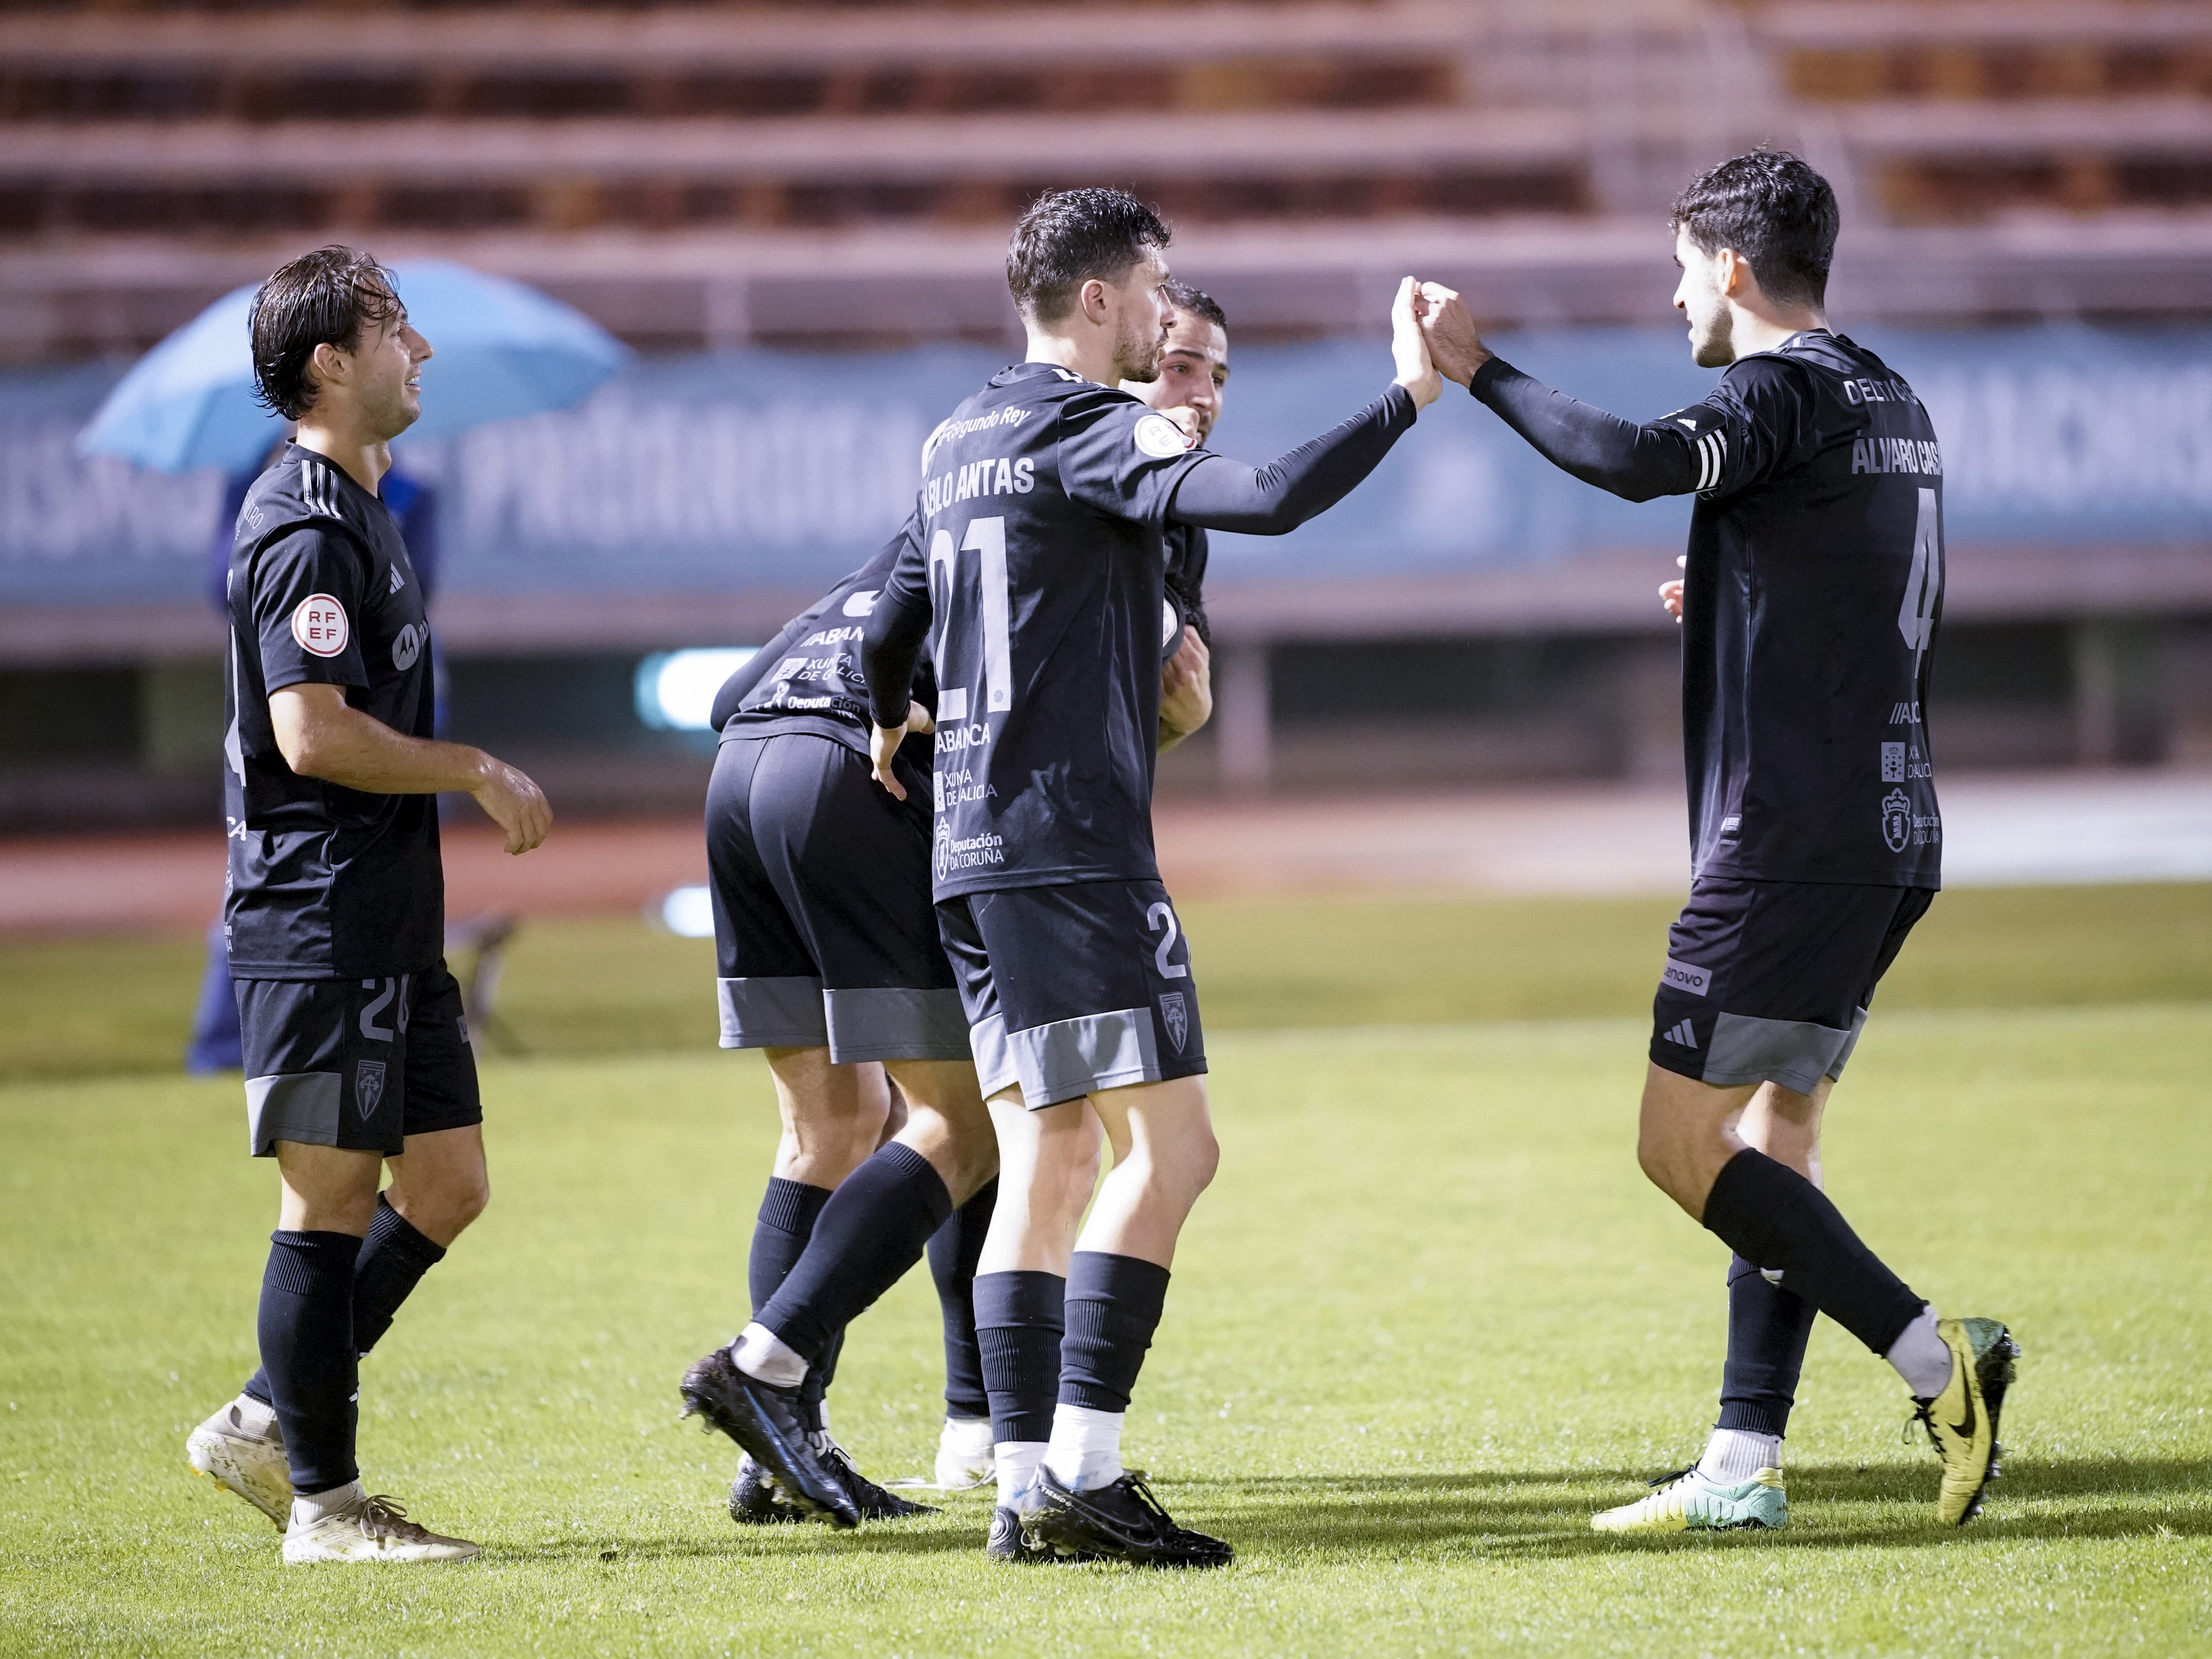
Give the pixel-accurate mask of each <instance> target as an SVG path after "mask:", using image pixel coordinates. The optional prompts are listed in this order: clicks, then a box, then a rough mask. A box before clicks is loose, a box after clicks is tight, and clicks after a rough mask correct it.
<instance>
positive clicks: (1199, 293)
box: [1161, 276, 1229, 334]
mask: <svg viewBox="0 0 2212 1659" xmlns="http://www.w3.org/2000/svg"><path fill="white" fill-rule="evenodd" d="M1161 291H1162V292H1163V293H1164V294H1165V295H1167V296H1168V303H1169V304H1170V305H1171V306H1173V307H1175V308H1176V310H1177V311H1187V312H1188V313H1190V314H1191V315H1192V316H1194V317H1203V318H1205V319H1206V321H1207V322H1209V323H1212V325H1214V327H1216V328H1218V329H1219V330H1220V331H1222V332H1223V333H1224V334H1226V333H1227V332H1228V331H1229V313H1227V312H1225V311H1224V310H1223V309H1222V308H1221V301H1218V300H1217V299H1215V298H1214V297H1213V296H1212V295H1211V294H1208V293H1207V292H1206V290H1205V289H1202V288H1193V287H1192V286H1191V285H1190V284H1189V283H1185V282H1181V281H1178V280H1177V279H1176V278H1175V277H1173V276H1170V277H1169V278H1168V280H1167V286H1166V287H1165V288H1164V289H1162V290H1161Z"/></svg>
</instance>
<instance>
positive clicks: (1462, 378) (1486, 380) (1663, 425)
mask: <svg viewBox="0 0 2212 1659" xmlns="http://www.w3.org/2000/svg"><path fill="white" fill-rule="evenodd" d="M1421 297H1422V300H1423V301H1424V303H1425V308H1426V311H1427V315H1426V316H1425V317H1424V318H1423V319H1422V323H1421V326H1422V329H1423V331H1425V333H1426V334H1427V335H1428V337H1429V350H1430V354H1431V357H1432V358H1433V359H1434V360H1435V362H1436V365H1437V373H1438V374H1442V375H1443V377H1444V378H1445V379H1446V380H1456V381H1458V382H1459V383H1460V384H1461V385H1462V386H1466V387H1467V388H1468V390H1469V391H1470V392H1473V393H1474V395H1475V397H1476V398H1478V399H1480V401H1481V402H1483V403H1485V404H1489V405H1490V407H1491V408H1492V409H1494V410H1497V411H1498V416H1499V418H1500V419H1502V420H1504V422H1505V424H1506V425H1508V426H1510V427H1511V428H1513V429H1514V430H1515V431H1516V432H1517V433H1519V434H1520V435H1522V437H1523V438H1525V439H1527V440H1528V444H1529V447H1531V448H1533V449H1534V450H1535V452H1536V453H1538V454H1540V455H1541V456H1542V457H1543V458H1544V459H1546V460H1547V461H1549V462H1551V463H1552V465H1554V466H1556V467H1558V468H1559V469H1560V470H1561V471H1565V472H1571V473H1572V474H1573V475H1574V476H1575V477H1577V478H1580V479H1581V480H1582V481H1583V483H1587V484H1595V485H1596V486H1597V487H1598V488H1599V489H1604V490H1609V491H1611V492H1612V493H1613V495H1620V496H1622V497H1624V498H1626V500H1629V501H1650V500H1652V499H1653V498H1654V497H1656V496H1660V495H1688V494H1689V493H1690V492H1691V491H1692V490H1695V489H1706V488H1710V487H1711V486H1710V483H1700V482H1699V480H1700V477H1701V476H1702V475H1703V474H1705V472H1706V471H1708V470H1709V469H1708V467H1707V465H1706V462H1707V460H1708V459H1709V458H1710V452H1711V449H1712V448H1713V447H1714V445H1713V444H1708V445H1707V446H1706V450H1707V453H1702V454H1701V453H1700V452H1699V447H1698V446H1699V441H1700V439H1701V438H1702V437H1704V436H1705V434H1703V433H1699V431H1697V430H1695V429H1694V428H1695V427H1696V426H1698V425H1705V426H1706V428H1707V430H1708V432H1710V431H1711V428H1713V427H1716V426H1717V425H1719V424H1720V422H1719V417H1718V416H1717V414H1716V415H1715V416H1714V418H1713V419H1712V421H1711V422H1701V421H1699V418H1698V416H1696V415H1695V414H1694V413H1691V412H1686V413H1685V414H1684V415H1683V416H1668V418H1667V419H1666V420H1663V421H1652V422H1646V423H1645V424H1644V425H1642V426H1638V424H1637V423H1636V422H1633V421H1624V420H1622V419H1621V418H1620V416H1618V415H1610V414H1607V412H1606V411H1605V410H1601V409H1597V408H1594V407H1592V406H1591V405H1590V404H1585V403H1581V402H1578V401H1577V400H1576V399H1575V398H1570V397H1568V396H1567V395H1566V394H1565V392H1555V391H1553V389H1552V388H1551V387H1550V386H1546V385H1545V384H1544V383H1543V382H1542V381H1541V380H1536V379H1534V378H1533V377H1532V376H1530V375H1527V374H1522V372H1521V371H1520V370H1519V369H1517V368H1514V367H1513V365H1512V364H1510V363H1509V362H1506V361H1505V360H1504V358H1503V357H1499V356H1493V355H1492V353H1491V351H1490V349H1488V348H1487V347H1486V346H1485V345H1484V344H1483V343H1482V337H1481V335H1480V332H1479V331H1477V330H1476V328H1475V325H1474V317H1473V316H1471V315H1470V314H1469V313H1468V309H1467V304H1466V302H1465V301H1463V300H1462V299H1461V298H1460V296H1459V295H1457V294H1455V293H1454V292H1453V291H1452V290H1451V289H1448V288H1443V287H1440V286H1438V285H1437V284H1436V283H1427V284H1425V286H1424V287H1423V289H1422V296H1421ZM1717 442H1723V443H1724V442H1725V439H1724V438H1723V439H1721V440H1718V441H1717Z"/></svg>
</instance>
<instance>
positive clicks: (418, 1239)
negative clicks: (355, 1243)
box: [240, 1194, 446, 1406]
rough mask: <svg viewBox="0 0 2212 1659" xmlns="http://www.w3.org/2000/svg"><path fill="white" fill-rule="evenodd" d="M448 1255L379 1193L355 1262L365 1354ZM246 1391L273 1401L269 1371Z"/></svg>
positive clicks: (357, 1323) (356, 1337)
mask: <svg viewBox="0 0 2212 1659" xmlns="http://www.w3.org/2000/svg"><path fill="white" fill-rule="evenodd" d="M445 1259H446V1247H445V1246H444V1245H442V1244H434V1243H431V1242H430V1240H429V1238H428V1236H427V1235H425V1234H423V1233H422V1232H421V1231H418V1230H417V1229H416V1227H415V1226H414V1225H413V1224H412V1223H410V1221H409V1220H408V1219H407V1218H406V1217H405V1216H403V1215H402V1214H400V1213H399V1212H398V1211H397V1210H395V1209H393V1208H392V1206H391V1205H389V1204H387V1203H386V1202H385V1200H384V1199H383V1196H382V1195H381V1194H379V1196H378V1198H377V1200H376V1214H375V1215H374V1217H372V1218H370V1220H369V1224H368V1237H367V1238H364V1239H363V1240H362V1241H361V1254H360V1255H356V1257H355V1258H354V1264H353V1342H354V1346H355V1348H356V1349H357V1350H358V1351H359V1352H361V1353H362V1355H363V1356H366V1355H367V1354H368V1352H369V1350H370V1349H372V1348H374V1346H376V1344H377V1340H378V1339H379V1338H380V1337H382V1336H383V1334H385V1332H386V1331H388V1330H390V1329H391V1328H392V1317H393V1316H395V1315H396V1314H398V1311H399V1304H401V1303H403V1302H404V1301H405V1300H406V1299H407V1298H408V1297H409V1296H410V1295H411V1294H412V1293H413V1291H414V1289H415V1287H416V1285H419V1284H421V1283H422V1275H423V1274H424V1273H428V1272H429V1271H430V1269H431V1268H433V1267H436V1266H437V1265H438V1264H439V1263H440V1262H441V1261H444V1260H445ZM240 1392H241V1393H244V1394H246V1395H250V1396H251V1397H252V1398H253V1399H255V1400H258V1401H260V1402H261V1403H262V1404H263V1405H264V1406H273V1405H275V1404H276V1398H275V1396H274V1395H271V1394H270V1391H269V1373H268V1372H267V1371H266V1370H257V1371H255V1372H254V1373H253V1375H252V1376H250V1377H248V1378H246V1387H245V1388H244V1389H242V1390H240Z"/></svg>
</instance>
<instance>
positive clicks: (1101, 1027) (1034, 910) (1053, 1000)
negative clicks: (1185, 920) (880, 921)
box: [937, 881, 1206, 1108]
mask: <svg viewBox="0 0 2212 1659" xmlns="http://www.w3.org/2000/svg"><path fill="white" fill-rule="evenodd" d="M937 917H938V924H939V930H940V931H941V932H942V933H943V934H944V937H945V952H946V954H947V955H949V956H950V957H951V958H952V966H953V969H954V971H955V972H956V973H957V975H959V979H960V1000H961V1001H962V1003H963V1004H964V1005H965V1006H966V1008H967V1012H968V1027H969V1030H968V1036H969V1042H971V1043H972V1044H973V1046H974V1048H975V1074H976V1080H977V1081H978V1082H980V1083H981V1085H982V1087H983V1094H984V1097H985V1098H986V1099H987V1098H989V1097H991V1096H992V1095H994V1094H996V1093H998V1092H999V1091H1000V1090H1002V1089H1004V1088H1006V1086H1007V1085H1009V1084H1019V1085H1021V1091H1022V1100H1023V1103H1024V1104H1025V1105H1028V1106H1030V1107H1032V1108H1035V1107H1038V1106H1054V1105H1057V1104H1058V1103H1060V1102H1061V1101H1063V1100H1075V1099H1078V1098H1079V1097H1082V1096H1084V1095H1087V1094H1090V1093H1091V1092H1093V1091H1096V1090H1100V1089H1118V1088H1121V1087H1123V1086H1124V1085H1128V1084H1132V1083H1158V1082H1161V1081H1163V1080H1164V1079H1168V1078H1176V1077H1194V1076H1197V1075H1199V1074H1200V1073H1203V1072H1204V1071H1205V1070H1206V1038H1205V1035H1204V1033H1203V1032H1202V1031H1201V1030H1200V1029H1199V1023H1198V987H1197V985H1196V983H1195V982H1194V981H1193V980H1192V978H1191V973H1190V946H1189V945H1188V943H1187V942H1186V941H1185V940H1184V939H1183V937H1182V923H1181V922H1180V921H1177V920H1176V913H1175V906H1174V905H1173V904H1172V903H1171V902H1170V901H1169V899H1168V892H1167V889H1166V888H1164V887H1163V886H1161V885H1160V884H1159V883H1158V882H1156V881H1086V882H1079V883H1076V884H1073V885H1070V886H1065V887H1010V888H1006V889H1005V890H1001V891H998V892H988V893H963V894H960V895H958V896H955V897H952V898H949V899H945V900H943V901H941V902H939V905H938V907H937Z"/></svg>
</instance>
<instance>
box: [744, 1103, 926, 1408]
mask: <svg viewBox="0 0 2212 1659" xmlns="http://www.w3.org/2000/svg"><path fill="white" fill-rule="evenodd" d="M951 1213H952V1195H951V1194H950V1193H948V1192H946V1191H945V1179H944V1177H943V1176H939V1174H938V1173H937V1171H936V1170H933V1169H932V1168H931V1167H930V1163H929V1160H928V1159H927V1158H924V1157H923V1156H922V1155H921V1153H920V1152H915V1150H914V1148H912V1147H911V1146H903V1145H902V1144H901V1143H899V1142H898V1141H896V1140H895V1141H892V1142H891V1143H890V1145H889V1146H883V1147H879V1148H878V1149H877V1151H876V1152H874V1153H873V1154H872V1155H871V1156H870V1157H869V1158H868V1159H867V1160H866V1162H865V1163H863V1164H861V1165H860V1168H859V1169H857V1170H854V1171H853V1173H852V1174H850V1175H848V1176H846V1177H845V1179H844V1181H843V1182H842V1183H841V1184H840V1185H839V1186H838V1188H837V1190H836V1192H834V1193H832V1194H829V1202H828V1203H826V1204H824V1205H823V1206H822V1213H821V1214H820V1216H818V1217H817V1218H816V1220H815V1223H814V1237H812V1238H811V1239H809V1240H808V1241H807V1244H806V1250H805V1254H804V1255H801V1256H800V1257H799V1261H798V1262H797V1263H796V1265H794V1266H793V1268H792V1270H791V1272H790V1273H789V1274H787V1276H786V1277H785V1279H784V1281H783V1283H782V1284H781V1285H779V1286H777V1288H776V1292H775V1295H774V1296H773V1297H769V1302H768V1305H767V1306H765V1307H763V1309H762V1310H760V1312H759V1314H758V1315H757V1320H758V1322H760V1323H761V1324H763V1325H765V1326H767V1327H768V1328H769V1329H770V1330H772V1331H774V1332H775V1334H777V1335H778V1336H780V1337H781V1338H782V1339H783V1340H785V1341H786V1342H787V1343H789V1344H790V1345H791V1346H792V1348H793V1350H794V1351H795V1352H798V1353H799V1354H800V1355H802V1356H803V1357H804V1358H805V1359H806V1360H807V1362H808V1363H809V1364H813V1363H816V1362H817V1361H819V1360H820V1358H822V1355H823V1352H824V1351H825V1350H826V1349H827V1347H828V1346H829V1340H830V1338H831V1337H833V1336H834V1335H836V1333H837V1332H839V1331H841V1330H842V1329H843V1328H845V1327H846V1326H848V1325H849V1324H851V1323H852V1322H853V1321H854V1320H855V1319H857V1318H859V1317H860V1316H861V1315H862V1314H864V1313H866V1311H867V1310H869V1308H871V1307H872V1306H873V1305H874V1304H875V1301H876V1298H877V1297H880V1296H881V1295H882V1294H883V1293H884V1291H888V1290H889V1289H890V1287H891V1286H892V1285H896V1283H898V1281H899V1280H900V1279H902V1277H904V1275H905V1273H906V1271H907V1269H908V1268H909V1267H913V1266H914V1264H915V1262H917V1261H921V1253H922V1251H923V1250H924V1249H927V1247H928V1244H929V1236H930V1235H931V1234H932V1233H933V1232H935V1231H937V1230H938V1229H939V1227H941V1226H943V1225H945V1218H946V1217H948V1216H950V1215H951Z"/></svg>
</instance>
